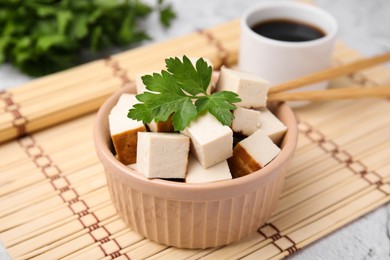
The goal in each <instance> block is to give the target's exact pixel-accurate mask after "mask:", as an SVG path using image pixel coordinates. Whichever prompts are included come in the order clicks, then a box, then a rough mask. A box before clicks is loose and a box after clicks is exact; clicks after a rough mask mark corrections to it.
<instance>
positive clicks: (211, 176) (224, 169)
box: [186, 156, 232, 183]
mask: <svg viewBox="0 0 390 260" xmlns="http://www.w3.org/2000/svg"><path fill="white" fill-rule="evenodd" d="M231 178H232V174H231V173H230V169H229V165H228V163H227V161H226V160H225V161H222V162H220V163H218V164H216V165H214V166H212V167H209V168H207V169H205V168H203V166H202V165H201V164H200V163H199V162H198V160H196V159H195V158H194V157H193V156H190V157H189V160H188V167H187V175H186V183H207V182H214V181H222V180H229V179H231Z"/></svg>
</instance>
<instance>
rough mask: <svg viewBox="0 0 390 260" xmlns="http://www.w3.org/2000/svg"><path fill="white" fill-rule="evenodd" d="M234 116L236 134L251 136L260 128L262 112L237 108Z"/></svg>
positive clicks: (233, 124) (233, 125) (233, 126)
mask: <svg viewBox="0 0 390 260" xmlns="http://www.w3.org/2000/svg"><path fill="white" fill-rule="evenodd" d="M233 114H234V119H233V122H232V129H233V131H234V132H237V133H240V134H242V135H245V136H249V135H251V134H253V133H254V132H256V130H257V129H259V128H260V125H261V124H260V114H261V112H260V111H258V110H253V109H247V108H243V107H237V109H236V110H234V112H233Z"/></svg>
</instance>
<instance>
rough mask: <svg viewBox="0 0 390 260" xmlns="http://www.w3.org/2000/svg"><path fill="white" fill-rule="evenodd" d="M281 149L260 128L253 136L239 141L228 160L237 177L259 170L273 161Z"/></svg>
mask: <svg viewBox="0 0 390 260" xmlns="http://www.w3.org/2000/svg"><path fill="white" fill-rule="evenodd" d="M279 152H280V149H279V147H278V146H277V145H275V144H274V143H273V142H272V140H271V139H270V138H269V137H268V136H267V135H266V134H265V133H264V131H263V130H261V129H258V130H257V131H256V132H255V133H253V134H252V135H251V136H249V137H247V138H245V139H244V140H242V141H241V142H239V143H238V144H237V145H236V146H235V147H234V149H233V157H232V158H230V159H229V160H228V162H229V166H230V170H231V172H232V174H233V176H234V177H235V178H237V177H241V176H244V175H248V174H250V173H252V172H254V171H257V170H259V169H261V168H263V167H264V166H265V165H267V164H268V163H269V162H270V161H272V160H273V159H274V158H275V157H276V156H277V155H278V154H279Z"/></svg>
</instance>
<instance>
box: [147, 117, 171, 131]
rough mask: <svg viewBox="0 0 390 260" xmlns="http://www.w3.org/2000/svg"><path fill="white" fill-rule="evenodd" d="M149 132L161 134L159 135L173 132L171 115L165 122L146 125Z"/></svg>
mask: <svg viewBox="0 0 390 260" xmlns="http://www.w3.org/2000/svg"><path fill="white" fill-rule="evenodd" d="M147 125H148V127H149V130H150V131H151V132H161V133H170V132H174V130H175V129H174V128H173V122H172V115H171V116H170V117H168V120H167V121H166V122H154V121H152V122H150V123H149V124H147Z"/></svg>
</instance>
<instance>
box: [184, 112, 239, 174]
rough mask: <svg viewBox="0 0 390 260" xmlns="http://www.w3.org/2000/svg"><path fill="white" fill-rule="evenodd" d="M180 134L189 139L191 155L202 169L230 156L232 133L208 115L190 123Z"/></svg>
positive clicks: (228, 128)
mask: <svg viewBox="0 0 390 260" xmlns="http://www.w3.org/2000/svg"><path fill="white" fill-rule="evenodd" d="M182 133H183V134H185V135H186V136H189V137H190V138H191V153H192V154H193V155H194V156H195V158H196V159H197V160H198V161H199V162H200V164H201V165H202V166H203V167H204V168H208V167H211V166H213V165H215V164H217V163H220V162H222V161H224V160H226V159H227V158H229V157H231V156H232V147H233V131H232V130H231V129H230V127H228V126H224V125H222V124H221V123H220V122H219V121H218V120H217V119H216V118H215V117H214V116H213V115H211V114H210V113H206V114H203V115H201V116H199V117H198V118H197V119H196V120H194V121H192V122H191V123H190V125H189V126H188V127H187V128H185V129H184V130H183V131H182Z"/></svg>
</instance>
